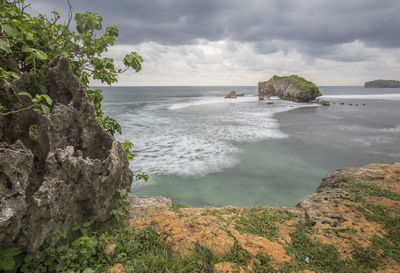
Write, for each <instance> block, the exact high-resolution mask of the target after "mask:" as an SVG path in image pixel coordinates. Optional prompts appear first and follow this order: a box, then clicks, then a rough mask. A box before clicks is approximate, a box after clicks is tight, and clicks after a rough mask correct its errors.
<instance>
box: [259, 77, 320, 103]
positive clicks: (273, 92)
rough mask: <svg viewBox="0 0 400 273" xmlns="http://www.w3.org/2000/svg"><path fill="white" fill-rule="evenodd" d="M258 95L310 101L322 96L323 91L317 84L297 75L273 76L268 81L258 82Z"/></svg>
mask: <svg viewBox="0 0 400 273" xmlns="http://www.w3.org/2000/svg"><path fill="white" fill-rule="evenodd" d="M258 96H259V97H271V96H278V97H279V98H281V99H284V100H291V101H295V102H308V101H311V100H314V99H315V98H316V97H318V96H321V92H320V91H319V89H318V87H317V86H316V85H315V84H313V83H312V82H309V81H307V80H305V79H304V78H301V77H298V76H296V75H291V76H287V77H278V76H273V77H272V78H271V79H269V80H268V81H264V82H259V83H258Z"/></svg>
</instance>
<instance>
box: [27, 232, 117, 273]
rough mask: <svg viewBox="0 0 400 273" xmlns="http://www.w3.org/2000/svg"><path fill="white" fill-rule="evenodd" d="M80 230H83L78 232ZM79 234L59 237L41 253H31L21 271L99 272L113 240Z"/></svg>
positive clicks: (52, 240) (88, 234)
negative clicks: (105, 248) (99, 263)
mask: <svg viewBox="0 0 400 273" xmlns="http://www.w3.org/2000/svg"><path fill="white" fill-rule="evenodd" d="M78 230H80V229H79V228H78ZM87 232H88V233H87V234H83V233H79V236H78V237H77V238H75V239H73V240H69V238H73V237H72V236H71V235H68V236H67V234H66V233H58V234H56V235H54V236H52V237H50V238H48V239H47V240H46V242H45V243H44V245H43V246H42V247H41V248H40V250H38V251H36V252H33V253H29V254H28V255H27V256H26V257H25V260H24V264H23V265H22V267H21V269H20V270H21V271H22V272H71V273H72V272H96V271H95V269H96V267H97V265H96V264H97V262H99V261H102V260H104V259H105V258H104V256H103V249H104V245H105V244H106V243H107V242H108V240H109V238H108V237H107V236H106V235H105V234H102V235H101V236H95V235H93V234H90V233H89V230H88V229H87Z"/></svg>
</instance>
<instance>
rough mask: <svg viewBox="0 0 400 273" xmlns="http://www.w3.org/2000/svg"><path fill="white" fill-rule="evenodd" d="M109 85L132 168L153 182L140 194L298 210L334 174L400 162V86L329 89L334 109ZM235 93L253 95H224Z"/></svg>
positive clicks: (218, 90)
mask: <svg viewBox="0 0 400 273" xmlns="http://www.w3.org/2000/svg"><path fill="white" fill-rule="evenodd" d="M102 89H103V90H104V104H103V105H104V109H105V112H106V113H107V114H109V115H110V116H113V117H114V118H116V119H117V120H118V121H120V123H121V124H122V128H123V135H122V136H119V137H118V138H119V139H120V140H130V141H132V142H133V143H135V153H136V155H137V156H136V158H135V160H134V161H133V162H132V164H131V168H132V169H133V170H134V171H135V172H139V171H140V172H141V171H146V172H147V173H149V174H150V177H151V179H150V181H149V182H147V183H142V182H140V183H138V182H134V183H133V184H132V193H133V194H136V195H163V196H167V197H170V198H172V200H173V201H174V202H176V203H181V204H185V205H191V206H204V205H216V206H220V205H227V204H230V205H235V206H252V205H257V204H262V205H279V206H293V205H295V204H296V203H297V202H298V201H299V200H300V199H302V198H303V197H304V196H305V195H307V194H310V193H313V192H314V191H315V189H316V188H317V187H318V185H319V183H320V181H321V177H322V176H323V175H325V174H327V173H328V172H330V171H332V170H335V169H337V168H342V167H346V166H361V165H365V164H368V163H372V162H388V163H392V162H396V161H400V149H399V147H400V118H399V117H400V89H365V88H363V87H321V91H322V93H323V94H324V95H325V96H326V97H327V98H328V99H329V100H330V101H331V106H330V107H321V106H315V105H309V104H299V103H293V102H288V101H282V100H278V99H275V100H274V104H273V105H267V104H266V103H265V102H259V101H258V100H257V97H256V94H257V91H256V87H113V88H102ZM231 89H235V90H236V91H238V92H243V93H245V94H246V96H245V97H244V98H239V99H237V100H226V99H223V98H222V97H223V95H225V94H226V93H228V92H229V91H230V90H231ZM341 102H343V103H344V105H341V104H340V103H341ZM349 104H353V105H352V106H350V105H349ZM355 104H358V106H355ZM363 104H365V105H363Z"/></svg>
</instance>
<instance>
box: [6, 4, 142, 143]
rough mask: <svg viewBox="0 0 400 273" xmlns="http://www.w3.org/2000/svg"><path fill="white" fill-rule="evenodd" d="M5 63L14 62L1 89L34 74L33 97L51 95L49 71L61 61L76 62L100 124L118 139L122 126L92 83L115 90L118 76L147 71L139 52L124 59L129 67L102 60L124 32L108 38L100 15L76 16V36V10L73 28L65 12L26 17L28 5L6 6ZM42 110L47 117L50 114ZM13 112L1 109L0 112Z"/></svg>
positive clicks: (113, 31)
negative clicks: (107, 111)
mask: <svg viewBox="0 0 400 273" xmlns="http://www.w3.org/2000/svg"><path fill="white" fill-rule="evenodd" d="M0 3H1V9H0V62H2V60H8V61H10V60H11V62H12V65H11V64H9V65H5V64H4V65H3V64H2V67H1V68H0V83H3V84H5V85H6V86H10V82H11V81H12V80H13V79H15V78H18V77H19V75H20V74H21V72H28V71H29V72H33V73H34V77H33V80H32V83H31V88H30V90H25V91H26V92H25V95H26V94H27V93H29V94H31V95H32V97H35V95H36V94H39V95H41V94H45V93H46V92H47V90H46V85H45V78H44V75H45V71H46V69H47V68H48V67H49V66H50V63H51V62H52V60H54V58H55V57H57V56H60V55H64V56H66V57H67V58H68V61H69V62H70V69H71V71H72V72H73V73H74V74H75V75H76V76H77V77H78V78H79V79H80V80H81V82H82V83H83V84H84V85H85V86H86V87H87V88H88V90H87V92H88V96H89V99H90V100H92V101H93V103H94V105H95V108H96V115H97V118H98V121H99V123H100V124H101V125H102V126H103V127H104V128H105V129H106V130H107V131H109V132H110V133H111V134H112V135H114V134H115V133H119V134H121V126H120V125H119V124H118V123H117V122H116V121H115V120H114V119H113V118H111V117H107V116H105V115H104V113H103V112H102V110H101V101H102V99H103V97H102V95H101V90H99V89H97V90H91V89H90V88H89V80H90V79H95V80H99V81H100V82H102V83H106V84H109V85H111V84H112V83H115V82H117V81H118V80H117V75H118V74H119V73H122V72H124V71H126V70H127V69H129V68H133V69H134V70H135V71H136V72H138V71H140V70H141V68H142V65H141V64H142V62H143V58H142V57H141V56H140V55H138V54H137V53H136V52H130V53H129V54H127V55H126V56H125V57H124V59H123V66H124V67H117V66H116V65H115V64H114V60H113V59H112V58H108V57H102V54H103V53H104V52H106V51H107V50H108V47H109V46H112V45H113V44H114V43H115V41H116V38H117V37H118V34H119V32H118V28H117V26H116V25H112V26H109V27H106V28H105V31H103V32H102V29H103V26H102V20H103V19H102V17H101V16H100V15H99V14H97V13H92V12H85V13H76V14H75V16H74V20H75V23H76V30H77V31H76V32H75V31H73V30H71V29H70V27H69V26H70V22H71V20H72V12H71V9H70V13H69V20H68V23H67V24H59V23H58V21H59V19H60V18H61V15H60V12H59V11H53V12H52V16H51V17H48V16H46V15H43V14H39V15H38V16H31V15H30V14H28V13H26V12H25V9H26V8H27V7H28V6H29V5H28V4H26V3H25V1H24V0H15V1H7V0H0ZM42 105H44V106H46V105H45V104H41V105H40V107H41V108H42V109H43V111H44V112H45V113H47V112H49V109H47V108H46V107H43V106H42ZM10 110H11V109H6V108H5V107H4V106H1V107H0V111H2V112H9V111H10Z"/></svg>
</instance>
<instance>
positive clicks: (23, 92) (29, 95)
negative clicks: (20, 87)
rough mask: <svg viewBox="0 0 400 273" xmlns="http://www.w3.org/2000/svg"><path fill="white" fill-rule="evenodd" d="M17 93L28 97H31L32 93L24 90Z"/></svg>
mask: <svg viewBox="0 0 400 273" xmlns="http://www.w3.org/2000/svg"><path fill="white" fill-rule="evenodd" d="M18 95H20V96H25V97H28V98H30V99H32V95H31V94H29V93H28V92H25V91H21V92H19V93H18Z"/></svg>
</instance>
